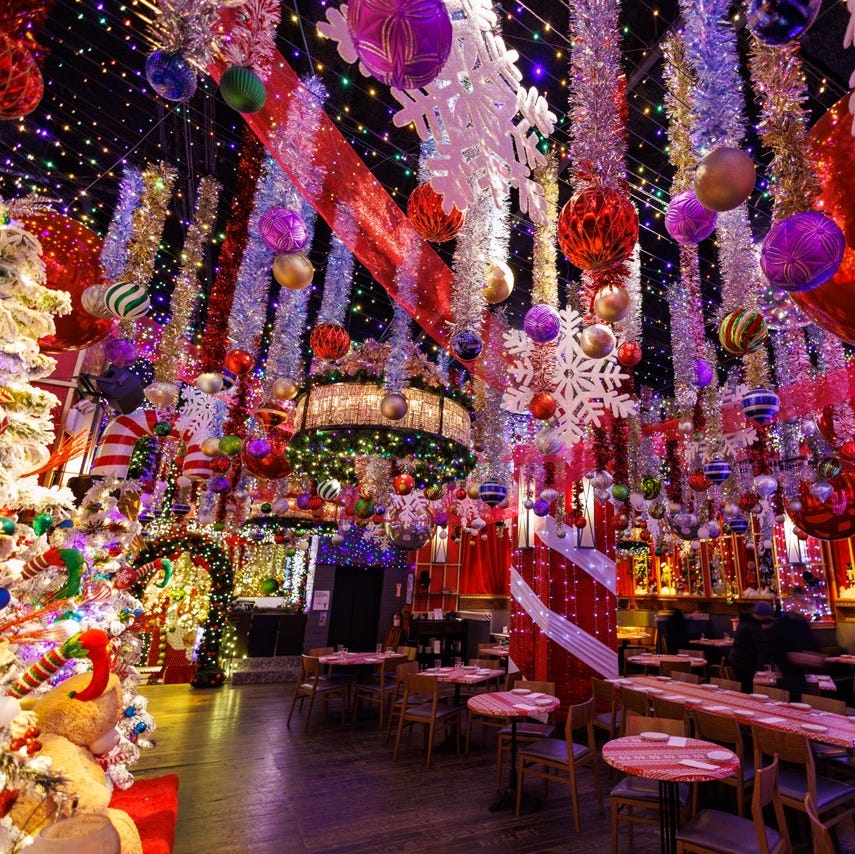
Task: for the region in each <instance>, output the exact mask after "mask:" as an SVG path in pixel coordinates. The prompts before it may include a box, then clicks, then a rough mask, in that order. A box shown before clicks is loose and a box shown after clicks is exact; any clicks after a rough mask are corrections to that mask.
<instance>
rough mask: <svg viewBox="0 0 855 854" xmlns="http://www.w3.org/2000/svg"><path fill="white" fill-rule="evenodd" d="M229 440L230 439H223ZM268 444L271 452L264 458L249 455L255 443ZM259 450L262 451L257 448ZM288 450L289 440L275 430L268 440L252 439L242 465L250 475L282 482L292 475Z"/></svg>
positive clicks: (245, 450) (248, 442)
mask: <svg viewBox="0 0 855 854" xmlns="http://www.w3.org/2000/svg"><path fill="white" fill-rule="evenodd" d="M223 438H224V439H225V438H228V437H223ZM261 441H263V442H266V443H267V445H268V446H269V447H270V450H269V451H268V452H267V453H266V454H263V455H262V456H256V455H255V454H251V453H249V445H250V444H251V443H253V442H261ZM256 449H257V450H261V447H260V446H257V448H256ZM287 450H288V442H287V439H286V438H285V437H284V436H283V435H281V434H280V433H279V432H278V431H276V430H274V431H273V432H271V433H270V434H268V436H267V437H266V439H262V440H257V439H250V440H248V441H247V443H246V446H245V447H244V449H243V452H242V453H241V463H242V465H243V468H244V470H245V471H246V472H248V473H249V474H252V475H255V476H256V477H261V478H264V479H265V480H281V479H282V478H285V477H288V475H290V474H291V471H292V469H291V465H290V463H289V462H288V457H287V456H286V452H287Z"/></svg>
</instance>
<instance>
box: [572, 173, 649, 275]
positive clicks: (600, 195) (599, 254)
mask: <svg viewBox="0 0 855 854" xmlns="http://www.w3.org/2000/svg"><path fill="white" fill-rule="evenodd" d="M637 240H638V213H637V212H636V210H635V207H634V206H633V204H632V202H631V201H630V200H629V199H628V198H627V197H626V196H625V195H624V194H623V193H619V192H618V191H617V190H612V189H611V188H609V187H586V188H585V189H584V190H580V191H579V192H578V193H576V195H575V196H573V198H572V199H570V201H569V202H567V204H566V205H564V207H563V209H562V210H561V214H560V215H559V217H558V244H559V246H560V247H561V251H562V252H563V253H564V255H565V256H566V257H567V260H568V261H569V262H570V263H571V264H574V265H575V266H576V267H579V268H581V269H582V270H602V269H604V268H607V267H614V266H615V265H616V264H620V263H621V262H622V261H626V259H627V258H629V256H630V255H632V250H633V249H634V248H635V244H636V242H637Z"/></svg>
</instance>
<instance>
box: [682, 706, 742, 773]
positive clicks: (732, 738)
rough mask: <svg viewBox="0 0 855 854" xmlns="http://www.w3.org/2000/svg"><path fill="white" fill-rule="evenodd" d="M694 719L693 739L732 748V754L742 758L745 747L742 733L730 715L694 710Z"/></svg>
mask: <svg viewBox="0 0 855 854" xmlns="http://www.w3.org/2000/svg"><path fill="white" fill-rule="evenodd" d="M692 715H693V717H694V719H695V737H696V738H703V739H706V740H707V741H714V742H715V743H716V744H724V745H727V746H728V747H733V752H734V753H736V755H737V756H738V757H739V759H740V761H741V760H742V758H743V755H744V750H745V745H744V744H743V741H742V731H741V730H740V729H739V723H738V722H737V720H736V718H735V717H733V716H732V715H717V714H715V712H706V711H704V710H703V709H695V710H694V711H693V712H692Z"/></svg>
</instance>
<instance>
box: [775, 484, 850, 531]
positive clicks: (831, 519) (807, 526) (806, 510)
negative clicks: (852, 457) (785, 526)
mask: <svg viewBox="0 0 855 854" xmlns="http://www.w3.org/2000/svg"><path fill="white" fill-rule="evenodd" d="M828 482H829V484H831V487H832V488H833V489H834V492H833V493H832V494H831V497H830V498H829V499H828V501H820V500H819V499H818V498H816V497H815V496H814V495H813V494H812V493H811V491H810V488H811V484H810V483H807V481H803V482H802V484H801V486H800V487H799V501H800V502H801V508H800V509H799V511H798V512H793V510H792V506H791V505H792V502H791V503H790V504H788V505H787V513H788V514H789V516H790V518H791V519H792V520H793V523H794V524H795V525H796V527H798V528H801V529H802V530H803V531H805V532H806V533H807V534H808V535H809V536H811V537H816V538H817V539H818V540H845V539H847V538H848V537H851V536H852V535H853V534H855V476H854V475H851V474H849V473H848V472H845V471H844V472H843V474H839V475H837V477H833V478H831V480H829V481H828Z"/></svg>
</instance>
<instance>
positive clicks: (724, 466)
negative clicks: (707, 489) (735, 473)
mask: <svg viewBox="0 0 855 854" xmlns="http://www.w3.org/2000/svg"><path fill="white" fill-rule="evenodd" d="M704 474H705V475H706V477H707V480H710V481H712V482H713V483H715V484H719V483H724V482H725V481H726V480H727V479H728V478H729V477H730V463H729V462H727V460H710V461H709V462H708V463H704Z"/></svg>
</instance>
